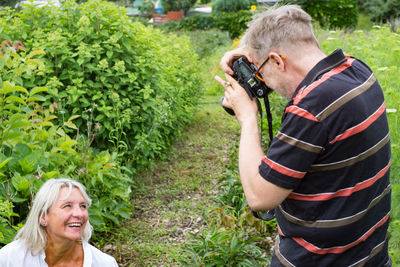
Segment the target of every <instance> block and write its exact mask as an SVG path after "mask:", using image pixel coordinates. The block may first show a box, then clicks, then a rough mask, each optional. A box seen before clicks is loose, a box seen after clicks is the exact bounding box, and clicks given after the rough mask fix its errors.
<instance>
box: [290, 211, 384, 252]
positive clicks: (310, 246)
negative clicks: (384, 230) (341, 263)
mask: <svg viewBox="0 0 400 267" xmlns="http://www.w3.org/2000/svg"><path fill="white" fill-rule="evenodd" d="M389 217H390V211H389V212H388V213H387V214H386V216H385V217H383V218H382V219H381V220H380V221H379V222H378V223H377V224H375V225H374V226H373V227H372V228H371V229H369V230H368V231H367V232H366V233H365V234H363V235H362V236H361V237H360V238H359V239H357V240H356V241H354V242H352V243H350V244H348V245H346V246H340V247H332V248H319V247H317V246H314V245H313V244H311V243H309V242H307V241H306V240H304V239H303V238H299V237H294V238H293V240H294V241H296V242H297V243H298V244H299V245H300V246H302V247H304V248H305V249H307V250H308V251H310V252H312V253H315V254H320V255H325V254H328V253H334V254H341V253H343V252H345V251H346V250H348V249H350V248H352V247H355V246H357V245H358V244H359V243H361V242H363V241H365V240H366V239H367V238H368V237H370V236H371V235H372V234H373V233H374V231H375V230H376V229H378V228H379V227H381V226H382V225H383V224H384V223H385V222H386V221H387V220H388V219H389Z"/></svg>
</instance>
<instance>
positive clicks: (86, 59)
mask: <svg viewBox="0 0 400 267" xmlns="http://www.w3.org/2000/svg"><path fill="white" fill-rule="evenodd" d="M1 24H3V25H4V27H3V28H2V30H1V33H0V38H2V39H3V40H4V39H10V40H19V41H22V42H23V43H24V44H25V46H26V48H27V50H28V51H29V50H35V49H43V50H44V51H45V53H46V55H45V56H44V57H43V61H44V65H45V68H44V69H43V70H42V72H41V73H39V75H38V76H36V77H34V78H32V77H29V79H28V78H24V77H22V78H23V80H24V84H25V86H26V87H27V88H31V87H33V86H47V87H48V88H49V93H50V95H51V97H49V98H48V101H47V103H52V102H56V103H58V104H59V105H60V106H61V109H62V111H63V112H65V113H64V114H63V118H64V119H67V118H69V117H70V116H72V115H80V117H79V118H77V119H76V120H75V125H76V126H77V127H78V128H79V133H80V134H84V135H86V136H87V137H88V139H92V138H93V142H92V145H93V146H94V147H96V148H100V149H105V148H108V147H110V146H111V147H113V151H117V152H118V153H119V155H120V156H122V155H124V157H125V159H126V160H127V161H128V164H129V166H130V167H131V169H132V170H134V171H138V170H141V169H143V167H145V166H147V165H148V164H149V162H152V161H154V159H156V158H157V157H159V156H160V155H162V152H163V151H164V150H165V149H166V148H168V146H169V145H170V144H171V142H172V140H173V139H174V138H175V136H176V135H177V133H179V129H181V127H182V126H183V125H184V123H185V122H186V121H188V119H189V118H190V116H191V114H192V112H193V110H194V107H195V105H196V103H197V98H198V96H199V93H200V90H199V88H201V87H200V76H199V73H198V71H197V60H198V57H197V55H196V53H195V52H194V51H193V49H192V47H191V45H190V41H189V40H188V38H184V37H176V36H175V37H174V36H168V37H167V36H166V35H165V34H162V33H161V32H160V31H159V30H154V29H153V28H151V27H145V26H143V25H142V24H140V23H137V22H136V23H133V22H131V21H130V20H129V18H128V17H127V16H125V10H124V9H122V8H118V7H117V6H116V5H114V4H113V3H109V2H102V1H98V0H92V1H88V2H86V3H84V4H81V5H78V4H76V3H75V2H74V1H73V0H67V1H65V2H64V4H63V7H62V9H56V8H43V9H38V8H34V7H27V8H25V9H23V10H22V11H21V12H20V13H13V12H7V13H5V14H4V15H3V16H2V17H1Z"/></svg>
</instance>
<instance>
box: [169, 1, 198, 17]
mask: <svg viewBox="0 0 400 267" xmlns="http://www.w3.org/2000/svg"><path fill="white" fill-rule="evenodd" d="M196 2H197V0H164V1H163V7H164V9H165V11H166V12H168V11H179V10H183V11H184V13H185V14H186V13H187V12H188V11H189V9H190V8H191V7H192V6H194V4H196Z"/></svg>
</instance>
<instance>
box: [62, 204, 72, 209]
mask: <svg viewBox="0 0 400 267" xmlns="http://www.w3.org/2000/svg"><path fill="white" fill-rule="evenodd" d="M70 207H71V205H70V204H66V205H64V206H63V208H70Z"/></svg>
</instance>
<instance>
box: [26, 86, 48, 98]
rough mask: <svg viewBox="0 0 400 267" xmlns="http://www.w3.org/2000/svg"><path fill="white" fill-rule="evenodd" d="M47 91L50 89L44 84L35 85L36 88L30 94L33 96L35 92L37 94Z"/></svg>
mask: <svg viewBox="0 0 400 267" xmlns="http://www.w3.org/2000/svg"><path fill="white" fill-rule="evenodd" d="M47 91H48V89H47V87H44V86H40V87H35V88H33V89H32V90H31V91H30V92H29V95H30V96H33V95H35V94H37V93H40V92H47Z"/></svg>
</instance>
